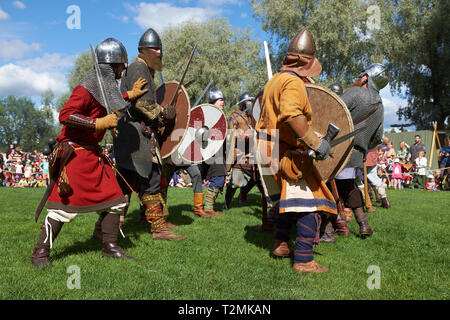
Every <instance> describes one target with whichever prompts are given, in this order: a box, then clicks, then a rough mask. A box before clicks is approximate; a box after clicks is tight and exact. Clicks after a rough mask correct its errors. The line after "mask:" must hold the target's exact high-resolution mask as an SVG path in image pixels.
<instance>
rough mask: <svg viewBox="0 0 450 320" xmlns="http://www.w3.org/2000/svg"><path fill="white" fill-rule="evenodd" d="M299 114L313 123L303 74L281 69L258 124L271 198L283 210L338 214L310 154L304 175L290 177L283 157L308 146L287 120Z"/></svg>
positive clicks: (264, 101)
mask: <svg viewBox="0 0 450 320" xmlns="http://www.w3.org/2000/svg"><path fill="white" fill-rule="evenodd" d="M299 115H304V116H305V117H306V119H307V121H308V124H309V125H311V123H312V120H311V119H312V118H311V117H312V108H311V105H310V103H309V100H308V94H307V90H306V86H305V84H304V82H303V80H302V79H301V78H299V77H298V76H295V75H292V74H290V73H287V72H282V73H277V74H276V75H274V76H273V77H272V79H271V80H270V81H269V82H268V83H267V84H266V87H265V88H264V95H263V99H262V104H261V116H260V118H259V121H258V123H257V124H256V128H255V129H256V131H257V132H258V138H257V146H258V148H259V149H258V154H259V159H260V163H261V164H262V165H261V164H260V169H262V171H261V174H262V177H263V182H264V187H265V191H266V196H267V200H268V202H272V204H273V203H276V202H278V201H279V204H280V213H284V212H315V211H324V212H328V213H333V214H337V209H336V202H335V199H334V197H333V195H332V193H331V192H330V190H329V189H328V188H327V186H326V184H325V182H324V181H322V180H321V178H320V175H319V174H318V173H317V171H316V169H315V168H314V166H313V165H312V160H311V159H309V158H306V159H305V160H304V162H303V165H302V167H301V168H300V170H301V171H302V173H303V177H302V179H300V180H299V181H294V180H290V179H286V178H285V177H284V176H283V175H282V174H281V172H280V161H281V159H282V158H283V155H284V154H285V152H286V151H288V150H299V149H300V150H306V148H305V147H304V145H303V144H302V143H301V142H300V141H299V140H298V138H297V137H296V136H295V134H294V133H293V132H292V130H291V129H290V128H289V127H288V125H287V124H286V121H288V120H291V119H292V118H294V117H297V116H299Z"/></svg>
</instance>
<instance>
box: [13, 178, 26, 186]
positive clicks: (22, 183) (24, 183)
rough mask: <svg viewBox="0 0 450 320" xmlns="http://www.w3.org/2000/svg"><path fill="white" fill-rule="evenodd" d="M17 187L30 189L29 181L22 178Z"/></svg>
mask: <svg viewBox="0 0 450 320" xmlns="http://www.w3.org/2000/svg"><path fill="white" fill-rule="evenodd" d="M16 187H18V188H25V187H28V181H27V179H25V177H22V178H21V179H20V180H19V182H18V183H17V184H16Z"/></svg>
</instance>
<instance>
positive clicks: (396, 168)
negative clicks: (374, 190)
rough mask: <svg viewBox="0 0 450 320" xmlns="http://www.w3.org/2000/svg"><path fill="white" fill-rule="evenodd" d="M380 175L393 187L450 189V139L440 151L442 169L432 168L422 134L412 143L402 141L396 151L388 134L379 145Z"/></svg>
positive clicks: (434, 189)
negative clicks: (433, 169)
mask: <svg viewBox="0 0 450 320" xmlns="http://www.w3.org/2000/svg"><path fill="white" fill-rule="evenodd" d="M377 152H378V159H377V167H378V176H379V177H381V179H383V182H384V183H386V185H387V186H388V187H389V188H394V189H403V188H411V189H414V188H418V189H424V190H428V191H438V190H450V174H449V173H450V168H449V167H450V139H449V138H445V140H444V145H443V146H442V148H441V149H440V150H439V157H438V162H439V169H436V170H435V171H434V172H433V171H432V170H431V169H430V168H429V160H428V159H427V156H426V148H425V145H424V144H423V142H422V138H421V137H420V135H416V136H415V138H414V143H413V144H412V145H411V146H410V145H408V144H407V143H406V142H405V141H401V142H400V144H399V146H398V149H397V150H395V149H394V147H393V145H392V142H391V141H390V140H389V138H388V137H385V138H384V140H383V143H382V144H381V145H379V146H378V148H377Z"/></svg>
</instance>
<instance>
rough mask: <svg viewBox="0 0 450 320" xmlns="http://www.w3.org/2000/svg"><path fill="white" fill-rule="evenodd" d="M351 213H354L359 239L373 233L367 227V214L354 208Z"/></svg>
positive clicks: (360, 209)
mask: <svg viewBox="0 0 450 320" xmlns="http://www.w3.org/2000/svg"><path fill="white" fill-rule="evenodd" d="M353 212H354V213H355V219H356V222H358V224H359V234H360V236H361V238H363V239H364V238H366V237H369V236H371V235H372V233H373V231H372V228H371V227H370V225H369V221H368V219H367V214H366V213H365V212H364V210H363V208H356V209H354V211H353Z"/></svg>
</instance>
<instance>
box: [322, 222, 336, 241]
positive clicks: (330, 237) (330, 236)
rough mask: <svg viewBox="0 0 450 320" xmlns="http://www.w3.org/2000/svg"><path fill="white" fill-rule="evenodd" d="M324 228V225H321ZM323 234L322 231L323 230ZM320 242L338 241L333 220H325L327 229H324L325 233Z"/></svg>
mask: <svg viewBox="0 0 450 320" xmlns="http://www.w3.org/2000/svg"><path fill="white" fill-rule="evenodd" d="M321 229H322V226H321ZM321 234H322V232H321ZM320 242H325V243H336V238H335V237H334V228H333V225H332V223H331V221H330V220H329V219H328V221H327V220H325V230H323V234H322V236H321V237H320Z"/></svg>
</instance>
